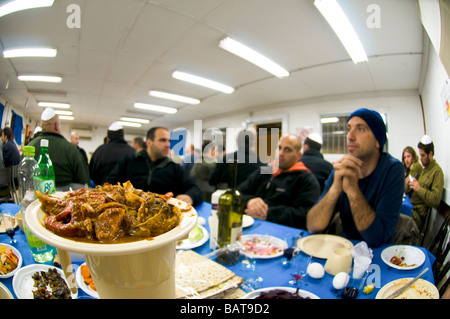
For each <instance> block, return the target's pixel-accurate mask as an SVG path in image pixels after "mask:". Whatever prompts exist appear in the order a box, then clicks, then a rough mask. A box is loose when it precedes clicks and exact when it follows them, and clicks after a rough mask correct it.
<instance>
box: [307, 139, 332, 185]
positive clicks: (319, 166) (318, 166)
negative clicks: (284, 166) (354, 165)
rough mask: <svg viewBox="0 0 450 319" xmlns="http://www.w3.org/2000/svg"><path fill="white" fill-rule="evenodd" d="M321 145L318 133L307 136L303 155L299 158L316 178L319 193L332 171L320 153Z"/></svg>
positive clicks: (321, 141) (329, 164) (330, 165)
mask: <svg viewBox="0 0 450 319" xmlns="http://www.w3.org/2000/svg"><path fill="white" fill-rule="evenodd" d="M322 144H323V140H322V137H321V136H320V135H319V134H318V133H311V134H309V135H308V137H307V138H306V140H305V142H304V143H303V155H302V158H300V161H301V162H302V163H303V164H305V166H306V167H308V168H309V169H310V170H311V172H312V173H313V174H314V175H315V176H316V177H317V180H318V181H319V185H320V191H321V192H322V191H323V188H324V185H325V181H326V180H327V178H328V176H330V174H331V172H332V171H333V165H332V164H331V163H330V162H328V161H327V160H325V159H324V158H323V155H322V153H320V149H321V148H322Z"/></svg>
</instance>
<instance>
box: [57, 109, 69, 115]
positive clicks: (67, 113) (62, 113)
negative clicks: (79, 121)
mask: <svg viewBox="0 0 450 319" xmlns="http://www.w3.org/2000/svg"><path fill="white" fill-rule="evenodd" d="M55 113H56V114H58V115H73V112H72V111H61V110H55Z"/></svg>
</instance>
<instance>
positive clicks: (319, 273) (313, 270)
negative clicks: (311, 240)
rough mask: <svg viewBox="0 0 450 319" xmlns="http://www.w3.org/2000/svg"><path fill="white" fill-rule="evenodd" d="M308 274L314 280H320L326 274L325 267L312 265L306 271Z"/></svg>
mask: <svg viewBox="0 0 450 319" xmlns="http://www.w3.org/2000/svg"><path fill="white" fill-rule="evenodd" d="M306 272H307V273H308V275H309V276H311V277H312V278H314V279H320V278H322V277H323V275H324V274H325V270H324V269H323V266H322V265H321V264H319V263H312V264H310V265H309V266H308V268H307V269H306Z"/></svg>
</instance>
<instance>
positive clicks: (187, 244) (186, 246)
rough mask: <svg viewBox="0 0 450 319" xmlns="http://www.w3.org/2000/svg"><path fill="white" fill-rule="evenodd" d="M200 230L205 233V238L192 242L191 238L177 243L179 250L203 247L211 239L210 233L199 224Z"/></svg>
mask: <svg viewBox="0 0 450 319" xmlns="http://www.w3.org/2000/svg"><path fill="white" fill-rule="evenodd" d="M197 226H198V228H200V230H201V231H202V233H203V237H202V238H201V239H199V240H197V241H192V240H190V239H189V238H186V239H183V240H182V241H178V242H177V246H176V248H177V249H184V250H186V249H192V248H196V247H200V246H201V245H203V244H204V243H206V242H207V241H208V239H209V233H208V231H207V230H206V228H205V227H203V226H202V225H199V224H197Z"/></svg>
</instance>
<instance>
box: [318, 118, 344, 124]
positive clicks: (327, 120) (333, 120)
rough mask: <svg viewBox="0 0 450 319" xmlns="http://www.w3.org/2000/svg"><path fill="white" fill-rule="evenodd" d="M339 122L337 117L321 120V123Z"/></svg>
mask: <svg viewBox="0 0 450 319" xmlns="http://www.w3.org/2000/svg"><path fill="white" fill-rule="evenodd" d="M337 122H339V119H338V118H337V117H323V118H321V119H320V123H322V124H325V123H337Z"/></svg>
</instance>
